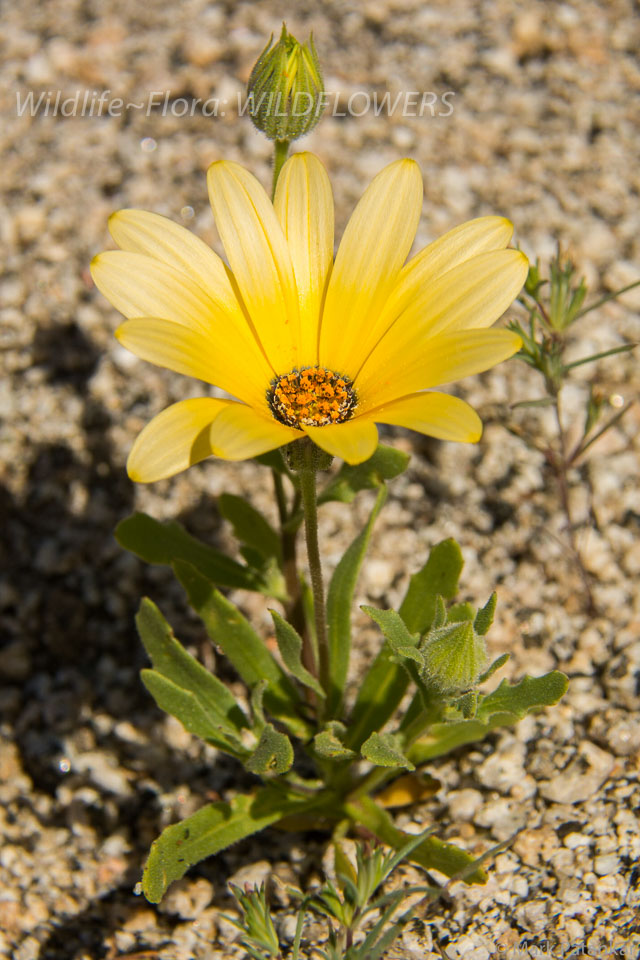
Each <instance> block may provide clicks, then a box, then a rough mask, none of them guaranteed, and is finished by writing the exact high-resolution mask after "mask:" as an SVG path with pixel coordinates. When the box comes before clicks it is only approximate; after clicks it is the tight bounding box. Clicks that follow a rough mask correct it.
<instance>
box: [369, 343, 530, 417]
mask: <svg viewBox="0 0 640 960" xmlns="http://www.w3.org/2000/svg"><path fill="white" fill-rule="evenodd" d="M383 343H384V341H382V342H381V343H380V345H379V346H378V347H377V348H376V350H375V351H374V352H373V354H372V355H371V357H370V358H369V360H368V361H367V363H366V364H365V366H364V367H363V369H362V373H361V374H360V376H359V377H358V379H357V381H356V384H355V389H356V392H357V395H358V401H359V402H358V412H359V413H367V414H368V413H370V412H371V411H372V409H373V408H375V407H379V406H382V405H383V404H386V403H388V402H389V401H390V400H396V399H398V398H399V397H403V396H406V395H407V394H409V393H417V392H418V391H419V390H428V389H430V388H431V387H438V386H441V385H442V384H444V383H453V382H454V381H455V380H461V379H462V378H463V377H469V376H471V374H474V373H481V372H482V371H483V370H488V369H489V368H490V367H493V366H495V365H496V364H497V363H501V361H502V360H506V359H507V357H511V356H513V354H514V353H516V352H517V351H518V350H519V349H520V347H521V345H522V341H521V340H520V337H519V336H518V335H517V334H515V333H512V332H511V331H510V330H460V331H457V332H456V333H443V334H440V336H437V337H428V336H427V337H424V338H420V337H419V336H416V338H415V340H414V342H413V343H410V344H409V345H408V346H407V349H406V350H405V351H404V352H403V353H401V354H399V355H397V356H395V357H393V358H392V359H388V358H387V357H386V356H385V353H384V350H383V349H382V346H383Z"/></svg>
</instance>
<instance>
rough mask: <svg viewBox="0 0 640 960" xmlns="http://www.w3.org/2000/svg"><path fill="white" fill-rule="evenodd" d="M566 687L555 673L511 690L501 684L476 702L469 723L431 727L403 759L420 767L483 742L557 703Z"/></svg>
mask: <svg viewBox="0 0 640 960" xmlns="http://www.w3.org/2000/svg"><path fill="white" fill-rule="evenodd" d="M568 683H569V681H568V678H567V677H566V675H565V674H564V673H561V672H560V671H559V670H553V671H552V672H551V673H548V674H546V675H545V676H543V677H525V678H524V679H523V680H521V681H520V683H517V684H515V685H513V686H512V685H511V684H509V683H508V682H507V681H506V680H503V681H502V683H501V684H500V686H499V687H498V688H497V689H496V690H494V691H493V692H492V693H489V694H487V695H486V696H484V697H480V698H479V699H478V706H477V709H476V715H475V717H474V718H473V719H469V720H457V719H454V720H450V721H445V722H443V723H434V724H432V725H431V726H430V727H429V733H428V736H426V737H421V738H420V739H419V740H417V741H416V743H414V744H413V745H412V746H411V747H410V748H409V749H408V750H407V755H408V756H409V758H410V759H411V760H412V761H413V763H415V764H416V765H420V764H422V763H425V762H426V761H427V760H433V759H434V758H435V757H441V756H444V755H445V754H447V753H450V752H451V751H452V750H455V749H457V748H458V747H462V746H464V745H466V744H468V743H475V742H476V741H479V740H484V738H485V737H486V736H487V734H488V733H490V732H491V731H492V730H495V729H496V728H497V727H511V726H514V725H515V724H516V723H517V722H518V720H520V719H522V717H524V716H525V714H527V713H529V712H530V711H531V710H537V709H539V708H541V707H545V706H552V705H553V704H554V703H557V702H558V700H559V699H560V698H561V697H562V695H563V694H564V693H565V691H566V689H567V686H568Z"/></svg>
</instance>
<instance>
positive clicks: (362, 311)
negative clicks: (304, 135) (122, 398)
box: [92, 153, 527, 483]
mask: <svg viewBox="0 0 640 960" xmlns="http://www.w3.org/2000/svg"><path fill="white" fill-rule="evenodd" d="M208 185H209V195H210V200H211V206H212V207H213V213H214V216H215V220H216V224H217V227H218V232H219V234H220V239H221V241H222V244H223V246H224V249H225V253H226V255H227V259H228V262H229V266H228V267H227V266H226V265H225V264H224V263H223V261H222V260H221V259H220V258H219V257H218V256H217V255H216V254H215V253H214V252H213V251H212V250H211V249H210V248H209V247H208V246H207V245H206V244H205V243H203V242H202V241H201V240H199V239H198V238H197V237H196V236H194V235H193V234H192V233H190V232H189V231H188V230H185V229H184V228H183V227H180V226H178V225H177V224H175V223H173V222H172V221H170V220H167V219H166V218H164V217H161V216H158V215H156V214H153V213H145V212H143V211H140V210H121V211H120V212H119V213H116V214H114V215H113V216H112V217H111V219H110V230H111V233H112V236H113V238H114V240H115V241H116V243H117V244H118V246H120V247H121V250H115V251H108V252H106V253H101V254H99V256H97V257H96V258H95V259H94V261H93V263H92V274H93V279H94V280H95V283H96V286H97V287H98V288H99V289H100V290H101V291H102V293H103V294H104V295H105V296H106V297H107V298H108V299H109V300H110V301H111V303H112V304H113V305H114V306H115V307H116V309H118V310H119V311H120V312H121V313H123V314H124V315H125V316H126V317H127V318H128V319H127V320H126V321H125V322H124V323H123V324H122V325H121V326H120V327H119V329H118V330H117V331H116V336H117V337H118V339H119V341H120V342H121V343H122V344H123V345H124V346H125V347H126V348H127V349H128V350H131V351H132V352H133V353H135V354H136V355H137V356H139V357H142V359H144V360H148V361H150V362H151V363H155V364H157V365H158V366H161V367H166V368H168V369H169V370H174V371H176V372H177V373H183V374H187V375H189V376H192V377H197V378H198V379H200V380H204V381H205V382H206V383H210V384H214V385H215V386H217V387H220V388H222V390H224V391H226V392H227V393H228V394H230V395H231V396H232V397H235V398H237V399H236V400H232V399H228V400H227V399H224V400H223V399H213V398H211V397H203V398H198V399H190V400H182V401H181V402H179V403H175V404H173V405H172V406H170V407H168V408H167V409H166V410H164V411H163V412H162V413H160V414H159V415H158V416H156V417H155V418H154V419H153V420H152V421H151V422H150V423H149V424H147V426H146V427H145V428H144V430H143V431H142V432H141V433H140V435H139V436H138V438H137V440H136V441H135V443H134V446H133V449H132V450H131V453H130V455H129V459H128V462H127V469H128V472H129V476H130V477H131V478H132V479H133V480H137V481H140V482H143V483H144V482H151V481H153V480H159V479H161V478H163V477H169V476H172V475H173V474H175V473H178V472H179V471H181V470H185V469H186V468H187V467H188V466H190V465H191V464H193V463H197V462H198V461H200V460H203V459H204V458H205V457H209V456H212V455H215V456H218V457H222V458H224V459H227V460H243V459H245V458H248V457H253V456H257V455H258V454H260V453H265V452H266V451H268V450H273V449H275V448H276V447H280V446H282V445H284V444H286V443H289V442H290V441H292V440H295V439H296V438H298V437H303V436H304V435H305V434H306V435H307V436H309V437H311V439H312V440H313V442H314V443H315V444H317V446H319V447H321V448H322V449H323V450H325V451H327V452H328V453H330V454H333V455H335V456H337V457H341V458H342V459H343V460H346V461H347V462H348V463H352V464H353V463H360V462H362V461H363V460H366V459H367V458H368V457H370V456H371V454H372V453H373V452H374V450H375V448H376V445H377V442H378V434H377V429H376V423H388V424H396V425H399V426H403V427H408V428H409V429H411V430H417V431H419V432H421V433H426V434H428V435H430V436H433V437H439V438H440V439H444V440H461V441H466V442H475V441H477V440H478V439H479V438H480V434H481V431H482V424H481V421H480V418H479V417H478V415H477V414H476V412H475V411H474V410H473V409H472V408H471V407H470V406H469V405H468V404H467V403H465V402H464V401H463V400H460V399H458V398H457V397H453V396H450V395H448V394H446V393H438V392H433V391H432V389H431V388H433V387H437V386H440V385H442V384H447V383H451V382H452V381H454V380H458V379H459V378H461V377H466V376H468V375H469V374H474V373H479V372H480V371H482V370H487V369H488V368H489V367H492V366H494V364H496V363H499V362H500V361H501V360H505V359H506V358H507V357H510V356H511V355H512V354H514V353H515V352H516V351H517V350H518V348H519V347H520V340H519V338H518V337H517V336H516V335H515V334H513V333H511V332H510V331H508V330H489V329H487V328H488V327H489V326H490V324H492V323H494V321H495V320H497V319H498V317H499V316H500V315H501V314H502V313H503V312H504V311H505V310H506V309H507V307H508V306H509V304H510V303H511V302H512V301H513V300H514V298H515V297H516V296H517V294H518V292H519V290H520V288H521V287H522V284H523V283H524V280H525V277H526V275H527V260H526V257H524V255H523V254H522V253H520V252H518V251H516V250H508V249H506V246H507V244H508V243H509V240H510V238H511V233H512V226H511V224H510V223H509V221H508V220H505V219H503V218H502V217H481V218H479V219H477V220H471V221H470V222H468V223H465V224H462V226H459V227H457V228H456V229H454V230H451V231H450V232H449V233H447V234H445V236H443V237H441V238H440V239H439V240H436V241H435V242H434V243H431V244H429V246H427V247H425V248H424V249H423V250H421V251H420V252H419V253H418V254H416V255H415V256H414V257H413V258H412V259H411V260H409V261H408V262H407V263H406V264H405V260H406V258H407V256H408V254H409V250H410V249H411V245H412V243H413V240H414V237H415V233H416V229H417V226H418V221H419V218H420V212H421V207H422V177H421V174H420V170H419V168H418V166H417V164H416V163H414V162H413V161H412V160H398V161H396V162H394V163H391V164H389V166H387V167H385V169H384V170H382V171H381V172H380V173H379V174H378V175H377V176H376V177H375V179H374V180H373V182H372V183H371V184H370V186H369V187H368V189H367V190H366V191H365V193H364V196H363V197H362V199H361V200H360V202H359V203H358V205H357V207H356V209H355V211H354V213H353V215H352V216H351V219H350V220H349V223H348V224H347V227H346V230H345V232H344V236H343V238H342V242H341V243H340V247H339V249H338V253H337V256H336V258H335V263H334V260H333V197H332V193H331V186H330V183H329V178H328V176H327V173H326V171H325V169H324V167H323V166H322V164H321V163H320V161H319V160H318V159H317V157H315V156H314V155H313V154H310V153H298V154H295V155H294V156H292V157H291V158H290V159H289V160H288V161H287V163H286V164H285V165H284V167H283V169H282V172H281V174H280V178H279V180H278V186H277V191H276V196H275V199H274V202H273V204H272V203H271V201H270V200H269V198H268V197H267V195H266V193H265V191H264V190H263V188H262V186H261V185H260V184H259V183H258V181H257V180H256V179H255V177H253V176H252V175H251V174H250V173H248V172H247V171H246V170H244V169H243V168H242V167H241V166H239V165H238V164H236V163H231V162H228V161H219V162H217V163H214V164H212V166H211V167H210V168H209V172H208Z"/></svg>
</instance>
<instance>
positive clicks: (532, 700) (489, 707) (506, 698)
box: [477, 670, 569, 719]
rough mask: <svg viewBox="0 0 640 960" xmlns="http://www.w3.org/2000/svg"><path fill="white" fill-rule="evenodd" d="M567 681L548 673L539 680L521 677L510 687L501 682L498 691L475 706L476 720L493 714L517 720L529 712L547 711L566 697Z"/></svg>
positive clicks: (563, 676) (555, 672) (557, 671)
mask: <svg viewBox="0 0 640 960" xmlns="http://www.w3.org/2000/svg"><path fill="white" fill-rule="evenodd" d="M568 686H569V678H568V677H567V676H566V674H564V673H561V672H560V670H552V671H551V673H547V674H545V675H544V676H543V677H529V676H527V677H524V678H523V679H522V680H521V681H520V682H519V683H516V684H514V685H513V686H512V685H511V684H510V683H509V682H508V681H507V680H503V681H502V683H501V684H500V686H499V687H497V688H496V689H495V690H494V691H493V692H492V693H488V694H487V695H486V697H482V699H481V700H480V702H479V704H478V714H477V715H478V719H482V718H483V717H490V716H491V715H492V714H494V713H511V714H513V715H514V716H515V717H517V718H518V719H520V718H522V717H524V715H525V714H527V713H529V711H530V710H536V709H538V708H539V707H550V706H553V704H554V703H557V702H558V700H560V698H561V697H562V696H563V695H564V694H565V693H566V691H567V687H568Z"/></svg>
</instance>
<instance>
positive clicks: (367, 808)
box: [345, 797, 487, 884]
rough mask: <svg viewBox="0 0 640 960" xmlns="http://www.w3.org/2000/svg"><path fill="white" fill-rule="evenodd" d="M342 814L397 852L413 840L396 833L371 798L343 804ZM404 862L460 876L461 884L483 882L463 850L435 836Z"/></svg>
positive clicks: (386, 816) (424, 841)
mask: <svg viewBox="0 0 640 960" xmlns="http://www.w3.org/2000/svg"><path fill="white" fill-rule="evenodd" d="M345 812H346V813H347V814H348V816H349V817H350V818H351V819H352V820H353V821H354V822H355V823H357V824H361V825H362V826H363V827H365V828H366V829H367V830H369V831H370V832H371V833H373V834H374V836H376V837H377V838H378V839H379V840H381V841H382V843H386V844H387V845H388V846H390V847H393V849H394V850H400V849H401V848H402V847H403V846H404V845H405V844H406V843H408V842H409V841H410V840H412V839H413V837H412V836H411V835H410V834H407V833H404V832H403V831H402V830H398V828H397V827H396V826H395V824H394V823H393V820H392V819H391V817H390V816H389V814H388V813H387V812H386V810H383V809H382V808H381V807H379V806H378V804H377V803H376V802H375V800H372V799H371V797H362V798H361V799H360V800H358V801H357V802H353V803H347V804H345ZM407 859H408V860H411V861H413V863H418V864H420V866H421V867H425V868H426V869H427V870H432V869H433V870H439V871H440V872H441V873H444V874H445V876H447V877H456V876H458V874H462V875H463V879H464V882H465V883H480V884H482V883H486V880H487V876H486V874H485V872H484V870H483V869H482V868H481V867H476V868H475V869H474V862H475V861H474V858H473V857H472V856H471V855H470V854H469V853H467V852H466V850H461V849H460V847H456V846H455V844H453V843H446V842H445V841H444V840H439V839H438V838H437V837H427V838H426V839H425V840H423V841H422V842H421V843H420V844H418V846H417V847H416V848H415V849H414V850H412V851H411V852H410V853H409V854H408V855H407ZM470 869H471V870H472V872H470V873H467V874H466V875H464V874H465V871H468V870H470Z"/></svg>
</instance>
